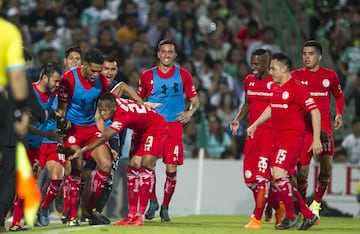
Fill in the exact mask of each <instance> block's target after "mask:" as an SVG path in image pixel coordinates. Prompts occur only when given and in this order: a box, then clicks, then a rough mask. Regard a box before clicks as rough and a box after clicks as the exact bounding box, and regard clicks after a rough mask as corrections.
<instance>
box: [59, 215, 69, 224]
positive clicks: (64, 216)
mask: <svg viewBox="0 0 360 234" xmlns="http://www.w3.org/2000/svg"><path fill="white" fill-rule="evenodd" d="M68 219H69V212H64V213H63V214H62V215H61V222H62V223H63V224H65V223H66V222H67V221H68Z"/></svg>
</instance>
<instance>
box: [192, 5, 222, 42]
mask: <svg viewBox="0 0 360 234" xmlns="http://www.w3.org/2000/svg"><path fill="white" fill-rule="evenodd" d="M217 17H219V4H217V3H215V2H213V3H211V4H210V5H209V6H208V7H207V12H206V14H204V15H200V16H198V19H197V25H198V28H199V31H200V33H201V35H202V36H207V35H208V34H209V33H212V32H214V31H215V30H216V23H215V19H216V18H217Z"/></svg>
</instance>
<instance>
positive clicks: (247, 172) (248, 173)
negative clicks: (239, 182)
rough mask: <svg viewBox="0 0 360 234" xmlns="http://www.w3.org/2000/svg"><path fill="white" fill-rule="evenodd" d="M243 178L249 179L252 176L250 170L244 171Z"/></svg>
mask: <svg viewBox="0 0 360 234" xmlns="http://www.w3.org/2000/svg"><path fill="white" fill-rule="evenodd" d="M244 174H245V178H250V177H251V176H252V173H251V171H250V170H245V173H244Z"/></svg>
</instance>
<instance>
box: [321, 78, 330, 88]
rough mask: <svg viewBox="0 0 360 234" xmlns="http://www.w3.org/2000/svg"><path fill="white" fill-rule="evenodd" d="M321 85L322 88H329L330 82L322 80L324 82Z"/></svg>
mask: <svg viewBox="0 0 360 234" xmlns="http://www.w3.org/2000/svg"><path fill="white" fill-rule="evenodd" d="M322 85H323V86H324V87H329V86H330V81H329V80H328V79H324V80H323V81H322Z"/></svg>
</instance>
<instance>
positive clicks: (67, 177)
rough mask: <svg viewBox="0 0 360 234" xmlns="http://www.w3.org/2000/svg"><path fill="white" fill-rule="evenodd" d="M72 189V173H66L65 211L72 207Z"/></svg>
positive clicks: (64, 190)
mask: <svg viewBox="0 0 360 234" xmlns="http://www.w3.org/2000/svg"><path fill="white" fill-rule="evenodd" d="M70 190H71V184H70V175H66V176H65V179H64V182H63V197H64V207H63V213H66V212H68V211H69V209H70Z"/></svg>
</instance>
